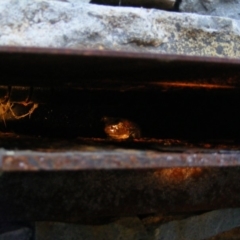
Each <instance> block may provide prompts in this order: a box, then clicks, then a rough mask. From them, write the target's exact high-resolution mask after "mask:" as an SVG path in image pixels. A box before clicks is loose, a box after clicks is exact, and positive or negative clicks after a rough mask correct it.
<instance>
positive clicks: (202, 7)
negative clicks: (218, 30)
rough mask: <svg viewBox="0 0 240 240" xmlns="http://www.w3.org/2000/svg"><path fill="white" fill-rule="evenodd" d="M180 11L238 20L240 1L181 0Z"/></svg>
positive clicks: (239, 16) (239, 18)
mask: <svg viewBox="0 0 240 240" xmlns="http://www.w3.org/2000/svg"><path fill="white" fill-rule="evenodd" d="M179 9H180V11H182V12H190V13H198V14H204V15H211V16H223V17H229V18H235V19H238V20H240V0H230V1H229V0H182V1H181V3H180V6H179Z"/></svg>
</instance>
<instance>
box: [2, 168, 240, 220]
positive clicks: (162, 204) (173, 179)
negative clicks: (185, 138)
mask: <svg viewBox="0 0 240 240" xmlns="http://www.w3.org/2000/svg"><path fill="white" fill-rule="evenodd" d="M239 176H240V172H239V168H199V167H197V168H170V169H169V168H163V169H159V170H151V171H146V170H145V171H143V170H141V171H136V170H135V171H129V170H128V171H110V170H109V171H76V172H73V171H70V172H39V173H33V172H28V173H23V172H21V173H3V174H2V176H1V177H0V220H1V221H3V220H5V221H6V220H9V221H11V220H15V221H17V220H35V221H37V220H58V221H60V220H62V221H85V220H86V219H94V218H101V217H114V216H115V217H116V216H133V215H141V214H152V213H156V212H158V213H162V214H171V213H176V212H189V213H190V212H196V211H207V210H210V209H219V208H228V207H239V206H240V185H239V184H237V183H238V182H239Z"/></svg>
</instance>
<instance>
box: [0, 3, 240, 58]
mask: <svg viewBox="0 0 240 240" xmlns="http://www.w3.org/2000/svg"><path fill="white" fill-rule="evenodd" d="M0 32H1V35H0V45H15V46H16V45H20V46H39V47H64V48H65V47H66V48H96V49H112V50H127V51H142V52H155V53H173V54H174V53H177V54H189V55H202V56H229V57H237V58H238V57H240V44H239V42H240V21H237V20H232V19H228V18H219V17H210V16H201V15H196V14H187V13H173V12H165V11H161V10H154V9H143V8H126V7H109V6H99V5H94V4H87V3H81V2H77V3H75V4H73V3H69V2H64V1H44V0H35V1H32V0H22V1H16V0H5V1H2V2H1V3H0Z"/></svg>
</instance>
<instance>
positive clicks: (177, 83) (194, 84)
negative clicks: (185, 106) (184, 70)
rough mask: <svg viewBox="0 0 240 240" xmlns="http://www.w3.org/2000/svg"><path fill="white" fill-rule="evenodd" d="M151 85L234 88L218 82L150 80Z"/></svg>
mask: <svg viewBox="0 0 240 240" xmlns="http://www.w3.org/2000/svg"><path fill="white" fill-rule="evenodd" d="M151 84H152V85H160V86H165V87H189V88H209V89H212V88H221V89H229V88H232V89H233V88H235V87H234V86H229V85H219V84H208V83H184V82H152V83H151Z"/></svg>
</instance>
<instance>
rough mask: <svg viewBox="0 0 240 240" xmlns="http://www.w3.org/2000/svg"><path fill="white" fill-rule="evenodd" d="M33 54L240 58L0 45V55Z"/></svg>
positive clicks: (228, 61)
mask: <svg viewBox="0 0 240 240" xmlns="http://www.w3.org/2000/svg"><path fill="white" fill-rule="evenodd" d="M6 53H9V54H15V53H18V54H23V55H24V54H35V55H66V56H69V55H72V56H74V55H77V56H83V57H88V56H89V57H102V58H104V57H107V58H109V57H111V58H132V59H134V58H135V59H145V60H147V59H149V60H150V59H152V60H158V61H163V62H176V61H180V62H186V63H190V62H191V63H195V62H196V63H213V64H215V63H216V64H231V65H240V59H238V58H228V57H209V56H194V55H193V56H190V55H182V54H162V53H140V52H127V51H113V50H97V49H84V50H83V49H74V48H72V49H69V48H42V47H16V46H0V56H1V55H2V54H6Z"/></svg>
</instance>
